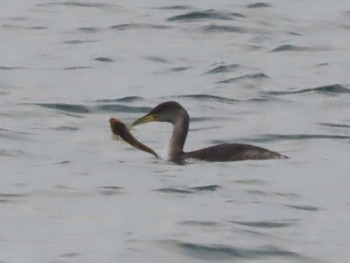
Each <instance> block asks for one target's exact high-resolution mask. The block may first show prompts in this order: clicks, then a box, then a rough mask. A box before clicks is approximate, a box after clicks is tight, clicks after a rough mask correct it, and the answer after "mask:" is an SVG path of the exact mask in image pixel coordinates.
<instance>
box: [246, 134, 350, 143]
mask: <svg viewBox="0 0 350 263" xmlns="http://www.w3.org/2000/svg"><path fill="white" fill-rule="evenodd" d="M316 139H318V140H349V139H350V136H346V135H328V134H266V135H261V136H259V138H254V139H247V141H251V142H276V141H283V140H316Z"/></svg>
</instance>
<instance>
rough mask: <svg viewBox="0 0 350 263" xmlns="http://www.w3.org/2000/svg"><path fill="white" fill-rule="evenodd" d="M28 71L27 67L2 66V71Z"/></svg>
mask: <svg viewBox="0 0 350 263" xmlns="http://www.w3.org/2000/svg"><path fill="white" fill-rule="evenodd" d="M19 69H26V68H25V67H8V66H0V70H19Z"/></svg>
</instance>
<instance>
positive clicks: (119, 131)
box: [109, 118, 159, 158]
mask: <svg viewBox="0 0 350 263" xmlns="http://www.w3.org/2000/svg"><path fill="white" fill-rule="evenodd" d="M109 125H110V126H111V130H112V132H113V134H114V135H116V136H120V137H121V138H122V139H123V140H124V141H126V142H127V143H129V144H130V145H131V146H133V147H135V148H137V149H139V150H141V151H144V152H148V153H150V154H153V155H154V156H155V157H156V158H159V157H158V154H157V153H156V152H155V151H153V150H152V149H151V148H149V147H148V146H146V145H144V144H143V143H141V142H139V141H138V140H137V139H136V138H135V137H134V136H133V135H132V134H131V133H130V132H129V129H128V128H127V127H126V125H125V123H123V122H122V121H121V120H118V119H116V118H111V119H110V120H109Z"/></svg>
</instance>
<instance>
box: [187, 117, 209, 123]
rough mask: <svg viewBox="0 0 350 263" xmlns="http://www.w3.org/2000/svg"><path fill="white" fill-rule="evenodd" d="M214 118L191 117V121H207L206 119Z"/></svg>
mask: <svg viewBox="0 0 350 263" xmlns="http://www.w3.org/2000/svg"><path fill="white" fill-rule="evenodd" d="M210 120H213V118H209V117H191V123H193V122H205V121H210Z"/></svg>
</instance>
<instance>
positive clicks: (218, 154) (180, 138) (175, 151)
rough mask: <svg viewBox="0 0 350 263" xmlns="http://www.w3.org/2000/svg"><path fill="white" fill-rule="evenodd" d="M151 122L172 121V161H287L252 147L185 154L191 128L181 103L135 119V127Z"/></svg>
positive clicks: (220, 147) (225, 147)
mask: <svg viewBox="0 0 350 263" xmlns="http://www.w3.org/2000/svg"><path fill="white" fill-rule="evenodd" d="M151 121H160V122H169V123H171V124H172V125H173V131H172V135H171V139H170V143H169V147H168V159H169V160H170V161H184V160H186V159H199V160H202V161H208V162H225V161H243V160H266V159H285V158H287V157H286V156H284V155H281V154H279V153H277V152H273V151H270V150H267V149H264V148H261V147H258V146H254V145H249V144H235V143H234V144H219V145H214V146H210V147H207V148H204V149H200V150H196V151H190V152H184V151H183V148H184V145H185V142H186V137H187V133H188V128H189V122H190V117H189V115H188V113H187V111H186V110H185V108H184V107H182V106H181V105H180V104H179V103H177V102H175V101H168V102H164V103H161V104H159V105H158V106H156V107H155V108H154V109H153V110H151V111H150V112H149V113H148V114H146V115H145V116H143V117H141V118H139V119H138V120H136V121H135V122H134V123H133V125H134V126H135V125H139V124H142V123H147V122H151Z"/></svg>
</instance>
